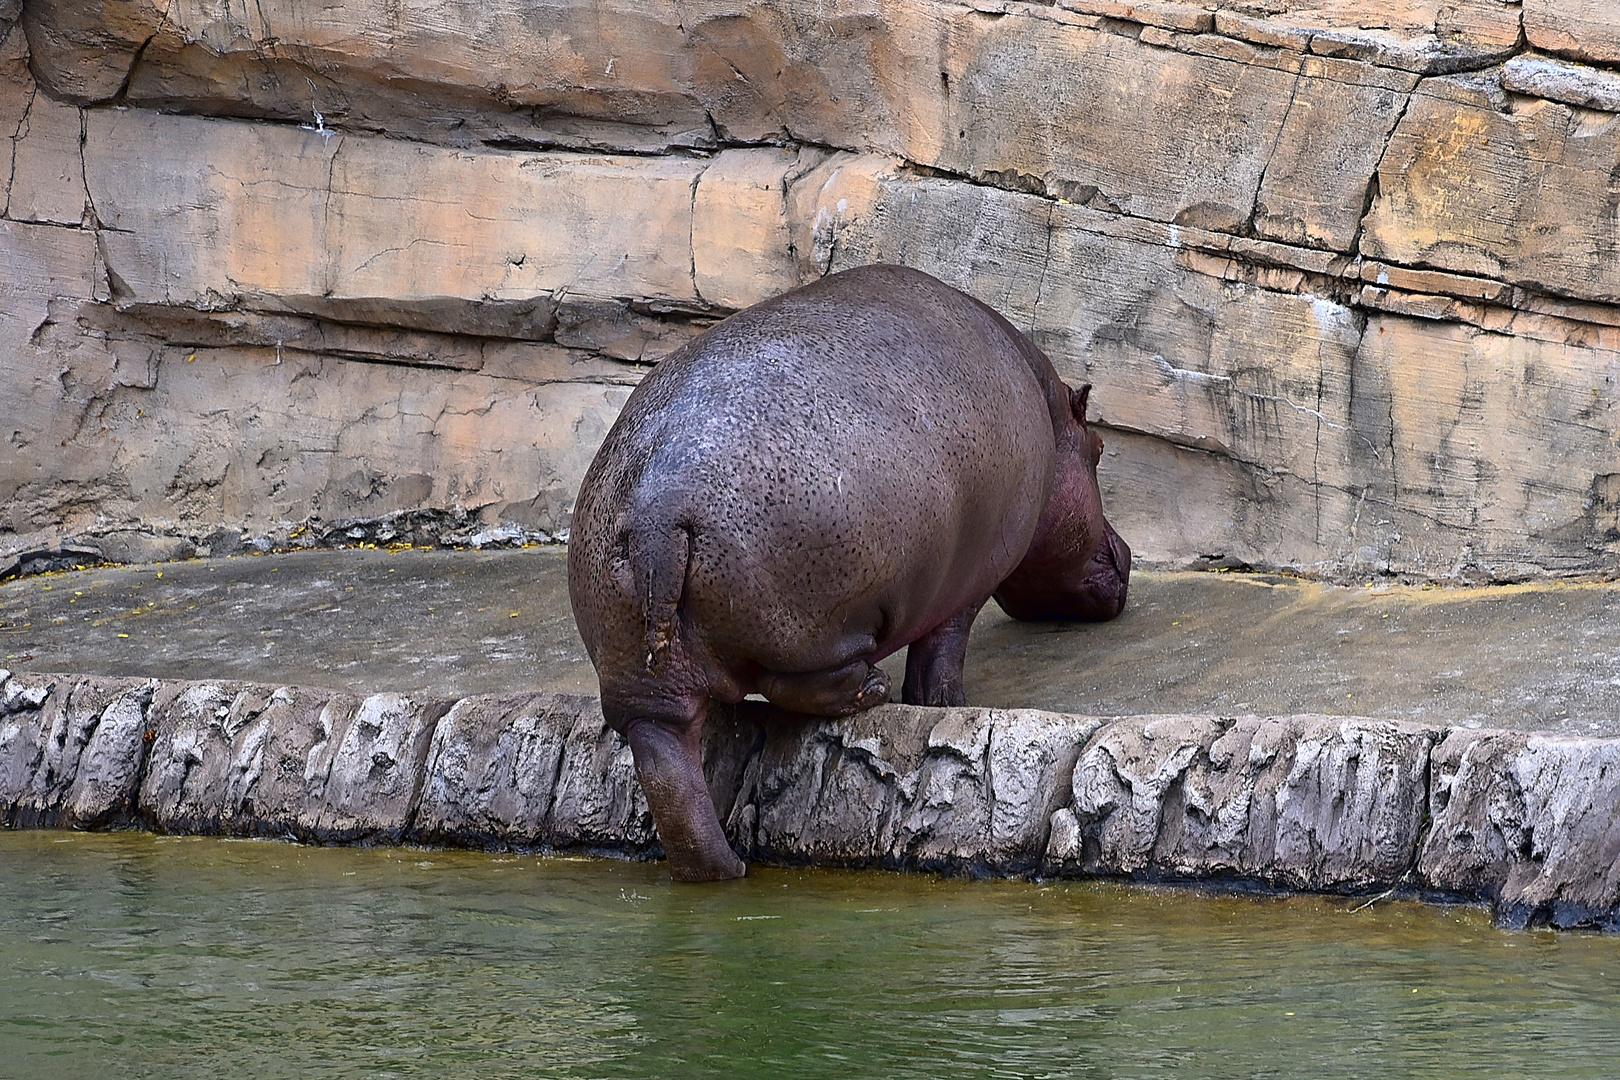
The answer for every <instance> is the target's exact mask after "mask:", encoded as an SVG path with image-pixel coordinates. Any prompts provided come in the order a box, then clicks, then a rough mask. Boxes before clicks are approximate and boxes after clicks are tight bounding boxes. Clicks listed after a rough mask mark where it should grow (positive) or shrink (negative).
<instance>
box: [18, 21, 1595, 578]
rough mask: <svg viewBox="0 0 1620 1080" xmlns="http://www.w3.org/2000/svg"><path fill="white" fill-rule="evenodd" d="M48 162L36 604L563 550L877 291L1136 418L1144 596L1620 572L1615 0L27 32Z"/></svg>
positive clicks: (33, 469) (31, 215) (21, 261)
mask: <svg viewBox="0 0 1620 1080" xmlns="http://www.w3.org/2000/svg"><path fill="white" fill-rule="evenodd" d="M407 8H408V10H407ZM0 132H4V133H6V134H7V135H8V136H9V139H8V141H9V154H7V153H6V152H5V151H6V147H5V146H4V145H0V178H3V182H4V192H3V199H4V210H3V212H0V382H3V384H4V385H5V386H6V388H7V390H6V393H5V395H4V396H0V443H3V445H4V447H5V451H4V453H0V561H3V560H4V559H5V558H6V557H7V556H9V557H11V558H12V559H14V560H16V563H17V567H16V568H19V569H21V568H25V565H26V564H37V565H38V566H48V565H57V564H62V563H67V562H72V561H74V560H75V559H80V560H82V559H89V558H98V557H99V558H109V559H126V558H129V559H133V558H151V557H170V556H173V555H176V554H184V553H186V552H188V551H210V552H213V553H216V554H217V553H221V552H225V551H230V550H234V549H235V548H237V547H239V546H240V545H241V544H243V543H244V542H249V543H256V544H260V545H276V546H288V545H298V544H313V543H334V542H353V541H357V540H358V541H366V542H419V543H420V542H426V543H447V542H448V543H470V544H474V545H477V544H483V543H502V542H522V541H527V540H534V539H546V538H559V537H562V536H565V535H566V532H567V525H568V519H569V511H570V507H571V505H572V498H573V492H574V490H575V487H576V486H577V483H578V478H579V476H580V475H581V473H582V472H583V469H584V467H585V464H586V463H587V462H588V460H589V458H590V456H591V454H592V452H593V451H594V449H595V447H596V445H597V444H598V442H599V441H600V439H601V437H602V435H603V433H604V432H605V430H606V428H607V426H608V425H609V424H610V423H611V421H612V419H613V417H614V415H615V414H616V412H617V409H618V408H619V406H620V404H621V403H622V401H623V400H624V397H625V395H626V394H627V393H628V390H629V388H630V387H631V386H632V385H633V384H634V383H635V382H636V381H637V380H638V379H639V378H640V375H641V373H642V372H644V371H645V370H646V365H647V364H648V363H650V362H653V361H655V360H656V359H657V358H658V357H659V356H662V355H664V354H666V353H667V352H668V351H669V350H670V349H672V348H674V347H676V346H677V345H679V344H680V343H681V342H682V341H685V340H688V339H689V338H690V337H691V336H692V335H693V334H695V333H696V332H698V331H700V330H701V329H703V328H704V327H705V326H707V325H709V324H711V323H712V322H713V321H714V320H715V319H716V318H718V317H721V316H723V315H725V314H726V313H728V312H730V311H732V310H735V309H737V308H739V307H742V306H744V305H747V304H749V303H752V302H754V301H756V300H758V299H760V298H762V297H765V296H768V295H771V294H773V293H775V292H778V291H780V290H783V289H786V288H790V287H792V286H794V285H797V284H800V283H802V282H804V281H807V280H811V279H813V278H814V277H816V276H818V275H820V274H824V273H827V272H829V271H832V270H836V269H840V268H843V267H847V266H851V265H856V264H859V263H863V262H868V261H874V260H889V261H898V262H905V263H909V264H911V265H915V266H919V267H921V268H923V269H926V270H929V271H931V272H933V273H936V274H938V275H940V276H942V277H944V278H946V279H947V280H949V281H951V282H952V283H953V284H956V285H959V286H961V287H963V288H965V289H967V290H968V291H970V292H973V293H974V294H975V295H978V296H980V297H981V298H983V299H984V300H986V301H987V302H989V303H991V304H992V305H994V306H996V307H997V308H999V309H1000V310H1002V311H1003V312H1005V313H1006V314H1007V315H1008V316H1009V317H1010V318H1011V319H1013V321H1014V322H1015V323H1017V324H1019V325H1020V326H1021V327H1023V328H1025V329H1027V330H1029V331H1030V332H1031V333H1032V334H1033V336H1034V337H1035V339H1036V340H1037V342H1038V343H1039V344H1040V345H1041V346H1042V347H1043V348H1045V349H1046V350H1047V351H1048V352H1050V353H1051V354H1052V356H1053V358H1054V360H1055V362H1056V363H1057V364H1058V367H1059V368H1060V370H1061V371H1062V372H1063V373H1064V375H1065V376H1066V377H1067V378H1069V379H1071V380H1074V381H1079V380H1082V379H1086V380H1090V381H1092V382H1093V383H1095V384H1096V385H1097V392H1096V394H1094V395H1093V398H1092V400H1093V402H1094V404H1095V407H1096V408H1097V409H1098V410H1100V414H1099V420H1100V423H1101V425H1102V426H1103V428H1104V430H1105V433H1106V435H1107V443H1108V449H1107V456H1106V458H1105V461H1104V463H1103V466H1102V474H1103V482H1104V492H1105V497H1106V499H1107V501H1108V505H1109V508H1110V513H1111V515H1112V516H1113V517H1114V519H1115V520H1116V522H1117V523H1118V525H1119V528H1120V531H1121V533H1122V534H1123V535H1125V537H1126V538H1127V539H1128V540H1129V541H1130V543H1131V544H1132V546H1133V548H1134V549H1135V551H1136V552H1137V553H1138V555H1139V557H1140V558H1142V559H1143V561H1144V562H1146V563H1150V564H1159V565H1173V566H1189V565H1190V566H1223V565H1224V566H1230V565H1238V564H1247V565H1252V566H1256V567H1271V568H1292V569H1295V570H1299V571H1304V572H1309V573H1315V574H1323V575H1328V576H1356V575H1367V574H1374V573H1396V574H1404V575H1411V576H1416V577H1426V578H1446V579H1454V580H1456V579H1460V580H1478V579H1487V580H1510V579H1519V578H1526V577H1533V576H1538V575H1546V574H1600V575H1612V574H1613V573H1614V572H1615V571H1616V568H1617V565H1620V563H1617V559H1620V464H1617V462H1620V269H1617V268H1620V258H1617V257H1616V256H1617V253H1620V235H1617V233H1616V228H1617V226H1616V222H1617V221H1620V216H1617V214H1620V202H1617V199H1620V196H1617V195H1616V194H1615V187H1614V183H1613V181H1612V177H1613V175H1614V174H1615V172H1616V169H1617V168H1620V8H1617V7H1616V6H1615V5H1613V4H1612V3H1609V2H1608V0H1523V2H1522V3H1515V2H1504V0H1379V2H1375V3H1367V2H1364V0H1266V2H1264V3H1261V2H1259V0H1253V2H1236V0H1232V2H1228V0H1188V2H1182V0H1139V2H1130V0H1062V2H1061V3H1057V4H1040V3H1024V2H1019V0H972V2H953V0H815V2H814V3H811V0H789V2H786V3H776V2H772V3H765V2H762V0H702V2H686V0H682V2H675V0H613V2H612V3H610V4H607V5H603V4H600V3H597V2H594V0H593V2H590V3H586V2H584V0H495V2H482V0H480V2H477V3H474V2H472V0H436V2H428V3H420V4H412V5H407V6H406V7H402V6H401V5H398V4H393V3H385V2H383V0H362V2H357V3H352V4H344V5H339V6H336V7H333V6H331V5H327V6H324V7H322V6H319V5H317V6H311V5H307V4H296V3H291V2H290V0H260V2H258V3H255V4H252V5H235V4H217V3H203V2H201V0H161V2H159V0H116V2H115V0H71V2H69V0H25V2H21V3H19V0H0Z"/></svg>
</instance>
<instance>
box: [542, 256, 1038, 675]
mask: <svg viewBox="0 0 1620 1080" xmlns="http://www.w3.org/2000/svg"><path fill="white" fill-rule="evenodd" d="M1043 367H1044V371H1043V370H1042V369H1043ZM1049 382H1055V376H1052V375H1051V369H1050V365H1049V364H1047V362H1046V360H1045V357H1044V356H1042V355H1041V354H1040V353H1039V351H1038V350H1036V349H1034V347H1033V346H1031V345H1029V344H1028V342H1027V341H1025V340H1024V339H1023V338H1022V336H1021V335H1019V334H1018V333H1017V332H1016V331H1015V330H1013V329H1012V327H1011V326H1010V325H1008V324H1007V323H1006V322H1005V320H1003V319H1001V317H1000V316H998V315H996V314H995V313H994V312H993V311H991V310H990V309H989V308H987V307H985V306H983V305H982V304H979V303H978V302H977V301H975V300H973V299H971V298H970V297H967V296H965V295H964V294H962V293H960V292H957V291H956V290H954V289H951V288H950V287H948V286H946V285H944V284H942V283H940V282H938V281H936V280H934V279H933V278H931V277H928V276H927V275H925V274H921V273H918V272H916V271H912V270H907V269H904V268H900V267H889V266H871V267H862V268H859V269H857V270H850V271H846V272H844V273H841V274H836V275H833V276H831V277H828V278H824V279H822V280H821V281H819V282H816V283H815V284H812V285H809V286H807V287H805V288H802V289H799V290H796V291H794V292H791V293H787V294H785V295H783V296H779V297H777V298H775V299H774V300H770V301H767V302H765V303H763V304H760V305H758V306H756V307H753V308H750V309H748V310H747V311H744V312H741V313H739V314H737V315H734V316H732V317H731V318H729V319H727V320H725V321H724V322H722V323H720V324H718V325H717V326H715V327H713V328H712V329H710V330H709V331H708V332H706V333H705V334H703V335H702V336H701V337H699V338H697V339H695V340H693V341H692V342H690V343H689V344H688V345H686V346H685V347H683V348H682V349H680V350H678V351H677V352H676V353H674V354H673V355H671V356H670V357H668V358H667V359H665V360H664V361H663V362H662V363H661V364H659V366H658V367H657V368H656V369H654V370H653V371H652V372H651V373H650V374H649V375H648V376H647V378H646V379H645V380H644V381H643V382H642V383H641V385H640V386H639V387H637V389H636V391H635V392H634V393H633V394H632V395H631V396H630V399H629V401H628V402H627V403H626V405H625V408H624V410H623V412H622V414H621V415H620V417H619V419H618V421H617V422H616V423H615V424H614V426H613V429H612V431H611V432H610V433H609V435H608V437H607V439H606V441H605V442H604V443H603V445H602V448H601V450H600V451H599V452H598V454H597V457H596V459H595V461H594V462H593V463H592V465H591V468H590V470H589V472H588V473H587V475H586V478H585V481H584V483H583V485H582V487H581V491H580V495H579V499H578V501H577V503H576V508H575V515H574V520H573V526H572V536H571V540H570V553H569V564H570V565H569V577H570V591H571V594H572V599H573V602H574V608H575V613H576V618H577V619H578V621H579V624H580V630H581V633H582V635H583V636H584V638H585V642H586V645H587V648H588V649H589V650H590V652H591V656H592V659H593V661H594V662H595V663H596V665H597V669H598V671H601V672H605V670H606V669H607V668H611V667H613V666H614V665H616V664H618V665H622V664H632V663H634V662H635V661H636V660H637V658H639V657H640V656H641V655H642V652H643V650H642V649H641V645H640V642H641V639H642V635H643V633H644V631H645V628H646V625H647V620H648V618H649V617H650V605H652V604H653V603H654V601H655V599H656V598H655V597H653V596H652V595H651V592H656V588H654V587H653V586H651V585H649V582H650V581H651V578H652V576H654V574H655V569H654V568H653V567H652V566H651V565H650V562H649V560H653V561H655V560H656V558H658V557H659V556H658V555H657V552H659V551H660V550H661V549H660V544H661V543H662V541H661V540H660V539H659V538H660V537H666V536H669V535H678V538H679V537H680V535H681V534H683V536H684V538H679V544H678V546H679V547H680V548H681V549H682V556H683V566H681V567H677V568H676V569H675V571H674V572H675V573H676V574H678V575H680V577H681V582H680V585H679V589H680V595H681V598H680V627H681V630H680V633H681V635H683V636H684V637H686V638H687V639H689V640H687V641H686V643H685V645H686V648H687V649H688V650H693V649H696V650H699V651H701V652H702V653H703V654H704V655H705V656H706V657H707V662H705V663H703V664H702V665H701V666H702V667H703V668H705V669H708V670H710V675H711V676H712V675H714V674H718V670H716V669H725V670H730V671H737V670H741V669H742V668H745V667H747V666H748V665H757V666H761V667H764V668H769V669H773V670H810V669H813V668H815V667H816V666H817V665H818V664H820V663H823V662H824V661H825V658H826V657H827V656H831V655H833V654H835V653H837V652H838V651H839V650H840V649H843V648H846V647H847V644H848V642H849V641H851V640H859V639H861V638H862V636H863V635H869V640H870V641H871V642H872V643H873V650H874V657H873V658H874V659H875V658H876V657H878V656H882V655H886V654H887V653H889V652H893V651H894V650H896V649H898V648H900V647H902V646H904V645H906V644H907V643H909V642H910V641H911V640H913V639H914V638H916V637H917V636H918V635H920V634H922V633H924V632H926V631H928V630H929V629H930V628H931V627H932V626H934V625H935V624H936V623H938V622H939V621H940V620H941V619H943V618H945V617H947V616H949V615H950V614H951V613H953V612H954V611H956V610H957V609H958V608H960V607H961V606H962V605H963V604H964V603H966V602H968V601H969V600H971V599H973V598H975V597H977V598H979V599H982V598H983V597H984V596H986V595H988V594H989V593H990V591H991V590H992V589H994V588H995V586H996V585H997V583H998V582H999V581H1001V579H1002V578H1003V577H1005V576H1006V575H1007V574H1008V573H1009V572H1010V571H1011V570H1012V568H1013V567H1014V566H1016V565H1017V563H1018V562H1019V560H1020V559H1021V558H1022V556H1023V554H1024V551H1025V550H1026V548H1027V547H1028V546H1029V542H1030V538H1031V535H1032V534H1033V531H1034V529H1035V524H1036V521H1037V519H1038V517H1039V515H1040V511H1041V507H1042V505H1043V503H1044V500H1045V498H1046V492H1047V490H1048V488H1049V486H1050V485H1051V482H1052V468H1053V466H1052V459H1053V420H1052V415H1051V408H1052V404H1051V396H1052V391H1051V386H1050V385H1048V383H1049ZM1065 400H1066V399H1065ZM1065 407H1066V405H1065ZM644 564H646V565H644ZM852 636H853V637H852ZM694 638H695V639H696V640H690V639H694ZM606 679H607V676H606V674H604V684H605V683H606Z"/></svg>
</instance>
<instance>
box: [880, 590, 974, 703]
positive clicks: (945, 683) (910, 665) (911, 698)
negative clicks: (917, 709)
mask: <svg viewBox="0 0 1620 1080" xmlns="http://www.w3.org/2000/svg"><path fill="white" fill-rule="evenodd" d="M983 606H984V601H983V600H980V601H979V602H978V603H976V604H969V605H968V606H967V607H965V608H963V609H962V610H961V611H958V612H957V613H956V614H955V615H952V616H951V617H950V618H949V619H946V620H945V621H944V622H942V623H940V624H939V625H938V626H936V627H934V628H933V629H932V630H930V631H929V632H928V633H926V634H924V635H923V636H922V637H920V638H918V639H917V640H916V641H913V642H912V643H911V645H910V646H909V647H908V648H907V649H906V681H905V684H904V685H902V686H901V688H900V700H901V701H904V702H905V703H906V704H907V705H966V704H967V692H966V691H965V690H963V688H962V664H963V662H964V661H965V660H966V659H967V646H968V631H970V630H972V629H973V620H974V619H975V618H977V617H978V614H979V609H980V608H982V607H983Z"/></svg>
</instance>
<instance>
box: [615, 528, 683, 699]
mask: <svg viewBox="0 0 1620 1080" xmlns="http://www.w3.org/2000/svg"><path fill="white" fill-rule="evenodd" d="M637 540H638V543H636V544H635V546H634V547H633V548H632V554H631V558H630V562H631V567H632V569H633V571H634V573H635V576H636V583H637V585H638V587H639V591H640V593H641V602H642V616H643V618H644V619H645V623H646V638H645V642H646V647H647V651H646V655H645V656H644V657H643V658H642V662H643V663H644V664H645V665H646V668H647V671H648V672H649V673H651V674H653V675H659V674H662V673H663V670H664V666H665V665H666V664H667V663H668V662H669V647H670V645H671V644H672V643H673V642H674V641H675V630H676V626H677V619H678V618H679V616H680V607H681V598H682V596H683V595H684V594H685V592H686V574H687V568H688V566H689V564H690V562H691V559H692V527H691V526H690V525H687V524H674V523H672V524H669V525H665V526H654V527H652V528H650V529H648V530H646V531H645V532H642V533H641V534H640V535H639V536H638V537H637Z"/></svg>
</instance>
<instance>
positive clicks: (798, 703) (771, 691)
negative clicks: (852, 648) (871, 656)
mask: <svg viewBox="0 0 1620 1080" xmlns="http://www.w3.org/2000/svg"><path fill="white" fill-rule="evenodd" d="M759 692H760V693H761V694H764V695H765V697H766V699H767V700H769V701H770V703H771V704H772V705H776V706H779V707H780V708H783V709H787V710H789V711H791V712H800V713H808V714H809V715H811V716H850V715H852V714H854V713H858V712H863V711H865V710H866V709H871V708H875V707H876V706H879V705H882V704H883V703H884V702H885V701H888V700H889V676H888V674H887V673H886V672H884V670H883V669H882V668H877V667H873V666H872V665H871V664H868V663H867V662H866V661H865V660H851V661H850V662H849V663H847V664H844V665H843V666H841V667H836V668H830V669H828V670H826V671H801V672H789V673H785V674H783V673H775V672H773V673H771V674H767V675H765V676H763V677H762V678H761V679H760V680H759Z"/></svg>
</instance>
